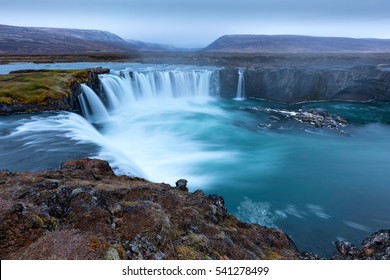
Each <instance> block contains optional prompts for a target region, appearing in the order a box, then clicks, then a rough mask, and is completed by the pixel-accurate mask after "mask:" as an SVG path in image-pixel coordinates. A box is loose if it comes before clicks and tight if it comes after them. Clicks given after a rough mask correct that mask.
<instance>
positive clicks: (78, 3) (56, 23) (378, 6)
mask: <svg viewBox="0 0 390 280" xmlns="http://www.w3.org/2000/svg"><path fill="white" fill-rule="evenodd" d="M0 1H1V3H0V24H8V25H18V26H40V27H66V28H86V29H100V30H106V31H110V32H113V33H115V34H117V35H119V36H121V37H122V38H125V39H136V40H142V41H148V42H158V43H165V44H173V45H175V46H179V47H203V46H206V45H208V44H209V43H211V42H212V41H214V40H215V39H217V38H218V37H220V36H222V35H225V34H296V35H314V36H344V37H355V38H390V0H104V1H102V0H59V1H57V0H0Z"/></svg>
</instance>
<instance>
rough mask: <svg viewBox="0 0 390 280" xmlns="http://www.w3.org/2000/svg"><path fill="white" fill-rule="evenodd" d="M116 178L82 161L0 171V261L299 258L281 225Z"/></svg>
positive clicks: (182, 185) (198, 195)
mask: <svg viewBox="0 0 390 280" xmlns="http://www.w3.org/2000/svg"><path fill="white" fill-rule="evenodd" d="M177 185H178V187H172V186H170V185H167V184H163V183H162V184H156V183H151V182H148V181H146V180H144V179H140V178H130V177H126V176H116V175H115V174H114V173H113V171H112V170H111V168H110V166H109V165H108V163H107V162H105V161H101V160H96V159H81V160H71V161H67V162H65V163H64V164H63V165H62V167H61V169H60V170H54V171H46V172H38V173H30V172H24V173H16V172H15V173H13V172H9V171H0V259H297V258H299V257H300V254H299V252H298V250H297V249H296V247H295V245H294V244H293V242H292V241H291V240H290V239H289V237H288V236H287V235H285V234H284V233H283V232H282V231H280V230H279V229H275V228H267V227H263V226H259V225H254V224H247V223H244V222H241V221H239V220H237V219H236V218H235V217H233V216H231V215H229V214H228V213H227V211H226V209H225V207H224V200H223V198H222V197H220V196H218V195H209V196H206V195H205V194H204V193H203V192H202V191H200V190H198V191H195V192H193V193H192V192H188V191H187V187H186V181H185V180H179V181H178V183H177Z"/></svg>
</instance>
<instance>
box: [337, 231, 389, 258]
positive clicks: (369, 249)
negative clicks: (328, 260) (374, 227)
mask: <svg viewBox="0 0 390 280" xmlns="http://www.w3.org/2000/svg"><path fill="white" fill-rule="evenodd" d="M335 245H336V249H337V251H338V254H336V255H334V256H333V259H337V260H390V230H380V231H377V232H375V233H373V234H372V235H371V236H370V237H368V238H366V239H365V240H363V242H362V248H358V247H356V246H355V245H354V244H352V243H349V242H347V241H337V242H336V243H335Z"/></svg>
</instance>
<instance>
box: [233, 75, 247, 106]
mask: <svg viewBox="0 0 390 280" xmlns="http://www.w3.org/2000/svg"><path fill="white" fill-rule="evenodd" d="M244 99H245V80H244V69H241V68H240V69H238V84H237V95H236V98H234V100H244Z"/></svg>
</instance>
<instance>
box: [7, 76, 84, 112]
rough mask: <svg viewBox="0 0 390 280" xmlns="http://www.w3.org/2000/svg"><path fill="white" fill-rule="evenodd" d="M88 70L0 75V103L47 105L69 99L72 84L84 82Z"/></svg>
mask: <svg viewBox="0 0 390 280" xmlns="http://www.w3.org/2000/svg"><path fill="white" fill-rule="evenodd" d="M87 78H88V70H37V71H33V70H29V71H20V72H15V73H11V74H7V75H0V103H3V104H6V105H12V104H40V105H48V104H50V103H52V102H53V101H54V100H58V99H62V98H64V97H69V96H70V94H71V92H70V85H71V83H72V82H79V83H81V82H85V81H86V80H87Z"/></svg>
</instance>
